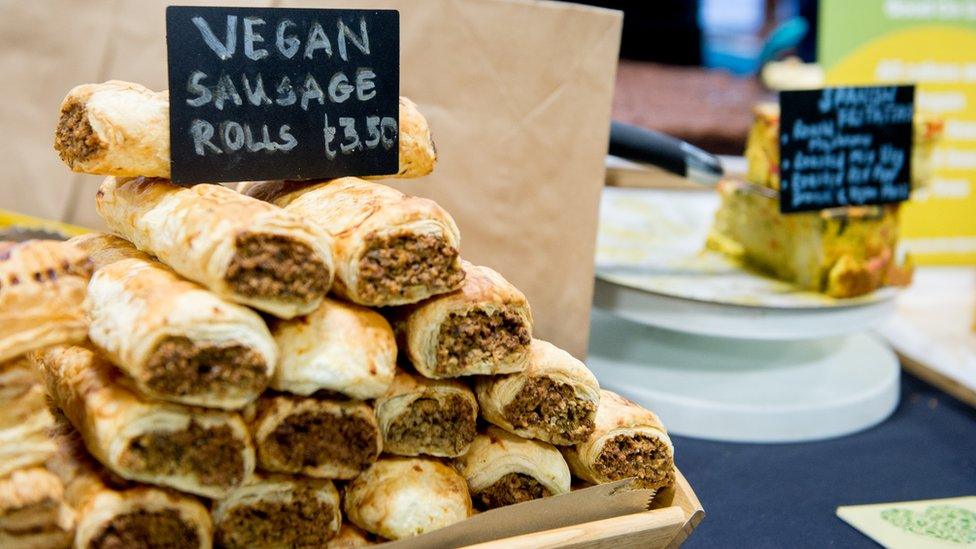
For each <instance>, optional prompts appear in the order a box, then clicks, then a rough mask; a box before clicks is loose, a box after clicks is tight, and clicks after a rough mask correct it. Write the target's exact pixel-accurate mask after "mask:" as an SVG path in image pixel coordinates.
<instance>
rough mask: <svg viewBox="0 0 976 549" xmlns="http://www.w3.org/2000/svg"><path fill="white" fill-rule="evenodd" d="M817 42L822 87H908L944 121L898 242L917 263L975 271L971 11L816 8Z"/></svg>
mask: <svg viewBox="0 0 976 549" xmlns="http://www.w3.org/2000/svg"><path fill="white" fill-rule="evenodd" d="M818 39H819V61H820V63H821V64H822V65H823V67H824V69H825V71H826V74H827V82H828V84H829V85H859V84H895V83H898V84H901V83H916V84H918V89H917V92H916V99H915V107H916V110H917V111H918V112H921V113H928V114H932V115H938V116H941V117H944V119H945V120H946V125H945V135H944V138H943V140H942V142H941V143H940V144H939V146H938V147H937V148H936V150H935V151H934V156H933V158H934V163H935V168H936V169H935V175H934V177H933V178H932V181H931V185H930V186H929V187H928V188H926V189H923V190H921V191H919V192H917V193H916V194H915V195H914V196H913V199H912V201H910V202H908V203H906V205H905V207H904V209H903V217H902V227H903V233H902V235H903V237H904V242H905V246H906V249H908V250H909V251H910V252H911V253H912V255H913V257H914V258H915V259H917V260H918V261H919V262H920V263H930V264H934V263H941V264H965V263H970V264H976V2H973V1H971V0H857V1H851V0H821V2H820V23H819V38H818Z"/></svg>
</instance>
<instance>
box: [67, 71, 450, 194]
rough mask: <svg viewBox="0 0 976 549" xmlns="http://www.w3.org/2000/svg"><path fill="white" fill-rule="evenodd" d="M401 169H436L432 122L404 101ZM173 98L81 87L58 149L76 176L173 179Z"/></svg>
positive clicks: (137, 89)
mask: <svg viewBox="0 0 976 549" xmlns="http://www.w3.org/2000/svg"><path fill="white" fill-rule="evenodd" d="M399 106H400V115H399V124H398V125H399V128H398V133H399V136H400V139H399V141H400V151H399V158H400V169H399V171H398V173H396V174H390V175H391V176H396V177H420V176H422V175H427V174H429V173H430V172H431V171H433V169H434V164H436V162H437V151H436V150H435V149H434V142H433V140H432V139H431V137H430V129H429V127H428V125H427V119H425V118H424V116H423V115H422V114H421V113H420V111H419V110H418V109H417V105H416V104H414V102H413V101H410V100H409V99H407V98H405V97H401V98H400V105H399ZM169 145H170V139H169V95H168V94H167V92H165V91H161V92H154V91H152V90H150V89H148V88H146V87H144V86H141V85H139V84H134V83H131V82H122V81H119V80H110V81H108V82H103V83H101V84H84V85H81V86H76V87H75V88H73V89H72V90H71V91H69V92H68V95H67V96H66V97H65V98H64V100H63V101H62V102H61V114H60V117H59V119H58V127H57V129H56V130H55V134H54V148H55V150H57V151H58V155H59V156H60V157H61V160H62V161H63V162H64V163H65V164H67V165H68V167H69V168H71V169H72V171H76V172H82V173H90V174H97V175H117V176H127V177H136V176H140V175H143V176H147V177H166V178H168V177H169V176H170V150H169Z"/></svg>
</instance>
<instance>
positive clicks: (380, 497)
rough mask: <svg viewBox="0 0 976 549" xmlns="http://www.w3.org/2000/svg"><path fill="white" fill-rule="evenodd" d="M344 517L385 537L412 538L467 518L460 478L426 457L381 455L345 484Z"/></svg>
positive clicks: (468, 502)
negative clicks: (380, 457) (382, 456)
mask: <svg viewBox="0 0 976 549" xmlns="http://www.w3.org/2000/svg"><path fill="white" fill-rule="evenodd" d="M343 505H344V508H345V511H346V516H347V517H349V520H350V521H352V522H353V524H355V525H356V526H359V527H360V528H362V529H363V530H366V531H369V532H372V533H374V534H376V535H379V536H383V537H384V538H388V539H394V540H395V539H401V538H406V537H411V536H418V535H420V534H424V533H426V532H430V531H432V530H437V529H438V528H444V527H445V526H450V525H452V524H454V523H456V522H460V521H462V520H464V519H466V518H468V517H469V516H471V496H470V495H468V486H467V484H466V483H465V481H464V477H462V476H461V475H459V474H458V473H457V471H455V470H454V469H452V468H451V467H449V466H447V465H445V464H443V463H441V462H439V461H435V460H432V459H422V458H394V457H389V458H383V459H381V460H379V461H377V462H376V463H374V464H373V465H372V466H371V467H370V468H369V469H367V470H366V471H365V472H363V474H361V475H359V476H358V477H356V479H355V480H353V481H352V482H350V483H349V484H348V485H346V493H345V499H344V500H343Z"/></svg>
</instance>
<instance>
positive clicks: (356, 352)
mask: <svg viewBox="0 0 976 549" xmlns="http://www.w3.org/2000/svg"><path fill="white" fill-rule="evenodd" d="M272 333H273V335H274V339H275V341H276V342H277V344H278V348H279V350H280V351H281V361H280V363H279V364H278V367H277V369H276V370H275V374H274V377H273V378H272V380H271V386H272V387H273V388H275V389H278V390H279V391H287V392H289V393H295V394H299V395H310V394H312V393H314V392H316V391H318V390H321V389H325V390H328V391H333V392H338V393H342V394H344V395H346V396H349V397H351V398H358V399H370V398H376V397H378V396H380V395H382V394H383V393H385V392H386V390H387V388H389V386H390V383H392V382H393V374H394V373H395V372H396V357H397V346H396V338H395V337H394V335H393V329H392V328H390V324H389V323H388V322H387V321H386V319H385V318H383V316H382V315H380V314H379V313H377V312H375V311H371V310H369V309H367V308H365V307H361V306H359V305H354V304H351V303H345V302H342V301H337V300H334V299H330V298H326V299H325V300H324V301H323V302H322V305H320V306H319V308H318V309H316V310H315V311H313V312H311V313H309V314H308V315H306V316H303V317H299V318H295V319H292V320H284V321H280V322H278V323H276V324H275V326H274V328H273V330H272Z"/></svg>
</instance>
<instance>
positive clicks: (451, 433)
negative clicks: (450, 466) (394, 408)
mask: <svg viewBox="0 0 976 549" xmlns="http://www.w3.org/2000/svg"><path fill="white" fill-rule="evenodd" d="M477 416H478V410H477V406H475V405H474V403H473V402H471V399H467V398H464V397H463V396H461V395H448V396H446V397H444V398H443V399H441V400H438V399H435V398H419V399H417V400H415V401H413V403H412V404H410V406H409V407H408V408H407V410H406V412H404V413H403V414H401V415H400V416H398V417H397V418H396V419H394V420H393V422H392V423H391V424H390V426H389V427H388V428H387V430H386V433H385V436H384V437H383V438H384V441H385V442H386V443H387V444H388V445H389V446H391V447H393V448H412V449H416V450H417V452H416V453H425V454H426V453H433V454H434V455H452V456H456V455H461V454H463V453H464V451H465V449H467V447H468V446H469V445H470V444H471V441H472V440H474V437H475V434H476V418H477ZM411 453H413V454H414V455H415V453H414V452H411Z"/></svg>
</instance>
